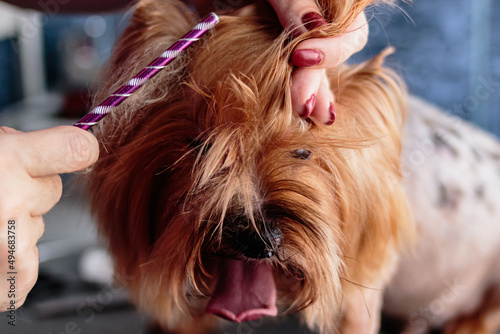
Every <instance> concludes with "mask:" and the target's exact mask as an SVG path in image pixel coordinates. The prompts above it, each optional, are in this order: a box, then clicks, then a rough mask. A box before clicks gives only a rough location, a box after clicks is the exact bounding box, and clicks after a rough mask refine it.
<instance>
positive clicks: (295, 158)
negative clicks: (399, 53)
mask: <svg viewBox="0 0 500 334" xmlns="http://www.w3.org/2000/svg"><path fill="white" fill-rule="evenodd" d="M370 2H371V1H370V0H342V1H341V0H338V1H324V2H322V5H323V8H324V13H325V16H326V18H327V20H328V21H329V22H335V24H332V25H330V26H329V28H328V29H324V28H323V29H324V30H326V32H318V31H313V32H311V33H308V34H306V35H304V36H301V37H299V38H296V39H292V38H290V35H287V34H284V33H282V29H281V27H280V25H279V23H278V21H277V19H276V17H275V16H274V14H273V12H272V10H271V9H270V7H268V6H267V5H266V4H264V3H259V4H258V5H257V6H249V7H246V8H243V9H241V10H238V11H235V12H234V13H231V15H227V16H222V17H221V23H220V24H219V25H218V26H217V27H216V28H215V29H214V30H215V33H214V34H213V36H210V37H209V38H207V39H206V40H205V41H204V42H203V43H201V44H199V45H198V46H196V47H195V48H194V49H193V51H192V52H190V53H188V54H186V55H185V56H184V57H182V58H181V59H179V60H178V61H177V62H176V63H175V65H173V66H171V67H170V68H167V69H165V70H164V71H163V72H162V73H161V74H159V75H158V76H157V77H155V78H154V79H152V82H151V83H149V84H148V85H146V86H145V87H143V88H142V89H141V91H139V92H138V93H136V94H135V95H133V96H131V97H130V98H129V100H128V101H127V104H125V105H124V106H123V107H121V109H119V110H117V112H116V113H114V114H111V115H110V116H108V117H107V118H106V119H105V120H104V122H103V123H102V124H101V125H100V126H99V128H98V129H97V131H96V135H97V136H98V137H99V139H100V142H101V144H102V146H101V157H100V159H99V161H98V163H97V164H96V165H95V166H94V168H93V170H92V171H91V173H90V182H89V189H90V192H91V196H92V203H93V208H94V210H95V212H96V214H97V216H98V219H99V224H100V228H101V230H102V232H103V234H104V235H105V236H106V237H107V239H108V240H109V246H110V250H111V253H112V255H113V256H114V258H115V262H116V273H117V277H118V279H120V280H121V281H122V283H123V284H125V285H126V286H127V287H128V288H129V290H130V292H131V295H132V298H133V299H134V301H135V302H136V303H137V305H138V306H139V307H141V308H142V309H144V310H146V311H147V312H148V313H149V314H150V315H151V316H152V318H153V320H154V321H155V322H156V323H157V324H158V325H159V326H160V327H161V328H163V330H165V331H167V332H171V333H208V332H209V331H210V330H212V329H214V328H217V325H218V323H219V321H218V319H217V318H216V317H214V315H213V314H215V315H218V316H220V317H223V318H227V319H230V320H235V321H246V320H251V319H256V318H258V317H260V316H262V315H275V314H276V313H278V312H285V311H299V313H300V315H301V317H302V319H303V320H304V321H305V322H306V323H307V324H308V325H309V326H310V327H312V328H316V329H318V330H319V331H321V332H325V333H327V332H328V333H330V332H334V331H335V330H338V331H339V332H340V333H345V334H350V333H353V334H354V333H376V332H377V331H378V326H379V313H380V309H381V307H382V297H383V290H384V289H385V287H386V286H387V284H388V283H389V281H390V280H391V278H392V276H393V274H394V272H395V270H396V263H397V259H398V257H399V253H400V249H401V247H400V246H401V243H402V242H404V241H405V240H408V239H410V237H411V235H412V231H413V229H412V219H411V216H410V214H409V208H408V203H407V200H406V196H405V194H404V189H403V187H402V185H401V170H400V168H401V166H400V153H401V136H402V125H403V120H404V99H403V96H404V89H402V88H401V85H400V83H399V81H398V78H397V77H396V76H395V75H394V74H393V73H392V72H390V71H388V70H386V69H384V68H382V62H383V59H384V56H385V55H381V56H378V57H376V58H374V59H373V60H371V61H368V62H366V63H363V64H360V65H357V66H352V67H347V66H341V67H339V68H336V69H332V70H331V71H330V72H329V76H330V85H331V88H332V90H333V92H334V95H335V96H336V109H337V115H338V118H337V121H336V123H335V124H334V125H333V126H330V127H327V126H326V125H323V124H319V123H317V122H315V121H314V120H311V119H309V120H302V119H300V118H299V117H298V116H297V115H295V114H294V113H293V111H292V109H291V99H290V93H289V92H290V89H289V80H290V77H291V73H292V70H293V68H292V67H291V66H290V65H289V63H288V59H289V57H290V54H291V51H292V50H293V48H294V47H295V46H296V45H297V44H298V43H299V42H300V41H301V40H303V39H304V38H307V37H310V36H316V35H320V36H325V34H326V35H329V36H335V35H339V34H341V33H343V32H344V30H345V28H346V27H348V26H349V25H350V23H352V21H353V20H354V19H355V18H356V16H357V15H358V14H359V13H360V11H361V10H363V8H364V7H365V6H366V5H368V4H369V3H370ZM195 23H196V19H195V18H194V17H193V16H192V14H190V13H189V11H188V10H187V9H186V8H185V7H184V6H183V5H182V4H181V3H177V2H170V1H160V0H145V1H142V2H140V3H139V5H138V7H137V9H136V12H135V14H134V15H133V17H132V19H131V25H130V27H129V28H128V29H127V30H126V31H125V33H124V35H123V37H122V38H121V39H120V40H119V42H118V43H117V47H116V50H115V52H114V54H113V56H112V58H111V61H110V68H109V70H108V72H107V73H108V76H107V77H105V80H104V82H103V85H102V87H101V88H100V90H99V94H98V96H97V98H96V100H97V101H98V102H99V101H100V100H101V99H102V98H103V97H105V96H106V95H108V94H109V93H111V92H112V91H114V90H115V89H116V88H117V87H118V86H119V85H120V84H123V82H124V81H126V80H127V79H128V78H130V77H132V76H133V75H134V74H135V73H136V72H138V70H140V69H141V67H142V66H144V65H146V64H147V63H148V62H149V61H150V60H151V59H153V58H155V57H156V55H157V54H159V53H161V51H163V49H165V48H166V47H168V46H169V45H170V44H171V43H172V42H173V41H175V40H176V38H178V37H179V36H181V35H182V34H183V33H184V32H186V31H187V30H189V29H190V28H191V27H192V26H193V25H194V24H195ZM404 171H405V170H404V166H403V172H404ZM416 173H418V170H417V172H416ZM410 188H411V186H410ZM447 190H448V188H446V189H445V190H444V191H447ZM446 199H447V200H449V199H448V197H446ZM417 204H418V203H417ZM417 218H418V216H417ZM417 232H419V233H420V231H419V230H417ZM401 275H404V272H403V273H402V274H401ZM398 277H399V276H398ZM394 284H395V285H397V281H396V282H395V283H394ZM390 296H398V294H397V293H396V294H392V295H390ZM390 302H392V303H393V304H392V305H397V304H398V301H397V300H396V298H392V300H390ZM388 305H389V306H390V305H391V304H388ZM455 316H456V314H455Z"/></svg>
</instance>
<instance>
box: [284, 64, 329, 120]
mask: <svg viewBox="0 0 500 334" xmlns="http://www.w3.org/2000/svg"><path fill="white" fill-rule="evenodd" d="M323 72H324V70H322V69H307V68H296V69H295V70H294V71H293V73H292V82H291V87H290V90H291V97H292V108H293V110H294V111H295V112H296V113H297V114H298V115H299V116H300V117H302V118H307V117H309V116H310V115H311V113H312V112H313V110H314V108H315V106H316V95H317V94H318V90H319V87H320V84H321V76H322V74H323Z"/></svg>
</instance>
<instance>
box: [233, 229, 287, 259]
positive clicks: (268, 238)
mask: <svg viewBox="0 0 500 334" xmlns="http://www.w3.org/2000/svg"><path fill="white" fill-rule="evenodd" d="M237 239H238V245H239V246H240V248H241V252H242V253H243V255H244V256H246V257H247V258H251V259H268V258H271V257H273V256H274V255H275V253H276V251H277V249H278V248H279V246H280V245H281V241H282V239H283V234H282V233H281V231H280V230H279V229H277V228H267V229H263V230H262V231H261V232H260V233H258V232H256V231H253V230H248V229H247V230H243V231H239V233H238V236H237Z"/></svg>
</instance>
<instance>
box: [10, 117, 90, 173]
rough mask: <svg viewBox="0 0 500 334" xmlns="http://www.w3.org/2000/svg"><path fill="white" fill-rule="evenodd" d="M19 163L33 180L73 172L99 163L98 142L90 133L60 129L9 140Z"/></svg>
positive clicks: (42, 131) (18, 135) (75, 129)
mask: <svg viewBox="0 0 500 334" xmlns="http://www.w3.org/2000/svg"><path fill="white" fill-rule="evenodd" d="M5 138H6V140H7V142H6V143H4V144H6V145H8V146H9V147H10V148H13V150H15V151H14V152H12V153H15V154H16V155H17V157H18V158H19V160H20V161H19V162H20V163H21V164H22V165H23V166H24V168H25V169H26V171H27V172H28V173H29V174H30V175H31V176H32V177H39V176H47V175H53V174H60V173H69V172H74V171H77V170H81V169H83V168H86V167H88V166H89V165H91V164H92V163H94V162H95V161H96V160H97V157H98V155H99V146H98V144H97V139H96V138H95V137H94V136H93V135H92V134H90V133H88V132H87V131H84V130H82V129H79V128H76V127H72V126H60V127H56V128H52V129H46V130H40V131H34V132H27V133H18V134H13V135H8V136H6V137H5Z"/></svg>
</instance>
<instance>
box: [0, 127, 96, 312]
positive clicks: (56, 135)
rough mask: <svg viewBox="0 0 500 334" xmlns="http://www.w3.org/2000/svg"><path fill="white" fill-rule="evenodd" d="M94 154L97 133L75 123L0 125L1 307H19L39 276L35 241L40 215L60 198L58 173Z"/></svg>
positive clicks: (84, 164) (71, 169)
mask: <svg viewBox="0 0 500 334" xmlns="http://www.w3.org/2000/svg"><path fill="white" fill-rule="evenodd" d="M98 155H99V147H98V144H97V140H96V138H95V137H94V136H93V135H92V134H90V133H88V132H86V131H83V130H81V129H78V128H76V127H71V126H61V127H56V128H52V129H47V130H41V131H34V132H28V133H23V132H21V131H17V130H14V129H11V128H8V127H0V156H1V157H2V159H1V160H0V311H5V310H12V309H14V307H15V308H18V307H19V306H21V305H22V304H23V303H24V301H25V299H26V296H27V295H28V292H29V291H30V290H31V288H32V287H33V286H34V284H35V282H36V280H37V277H38V249H37V247H36V243H37V241H38V240H39V239H40V237H41V236H42V234H43V232H44V223H43V218H42V215H43V214H44V213H46V212H47V211H49V210H50V209H51V208H52V207H53V206H54V205H55V204H56V203H57V202H58V201H59V199H60V198H61V194H62V182H61V178H60V177H59V175H58V174H59V173H69V172H74V171H77V170H81V169H83V168H85V167H88V166H90V165H91V164H92V163H94V162H95V161H96V160H97V157H98ZM11 266H12V267H11ZM9 272H15V273H16V274H15V275H12V274H8V273H9ZM13 277H14V278H13ZM11 283H14V284H13V285H11ZM11 305H13V306H11Z"/></svg>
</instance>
